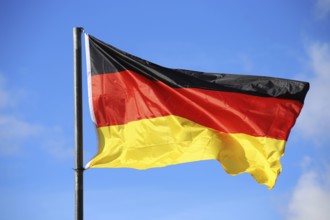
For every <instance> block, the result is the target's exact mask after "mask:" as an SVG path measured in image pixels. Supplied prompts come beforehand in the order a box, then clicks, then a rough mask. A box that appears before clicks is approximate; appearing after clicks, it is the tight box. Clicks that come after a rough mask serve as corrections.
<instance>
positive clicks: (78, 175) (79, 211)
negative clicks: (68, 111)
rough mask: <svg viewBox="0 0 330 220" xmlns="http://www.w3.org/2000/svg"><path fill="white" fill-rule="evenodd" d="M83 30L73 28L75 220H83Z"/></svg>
mask: <svg viewBox="0 0 330 220" xmlns="http://www.w3.org/2000/svg"><path fill="white" fill-rule="evenodd" d="M82 32H83V28H81V27H75V28H73V50H74V51H73V53H74V61H73V62H74V119H75V120H74V121H75V122H74V136H75V169H74V170H75V220H83V219H84V217H83V214H84V210H83V208H84V203H83V199H84V197H83V195H84V194H83V188H84V187H83V186H84V185H83V180H84V179H83V174H84V167H83V117H82V112H83V111H82V61H81V60H82V59H81V34H82Z"/></svg>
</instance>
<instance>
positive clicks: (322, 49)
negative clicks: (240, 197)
mask: <svg viewBox="0 0 330 220" xmlns="http://www.w3.org/2000/svg"><path fill="white" fill-rule="evenodd" d="M307 52H308V61H307V63H308V66H309V67H308V69H309V72H310V73H311V74H310V75H309V76H308V78H309V79H310V80H309V81H310V84H311V89H310V91H309V93H308V94H307V98H306V102H305V106H304V108H303V111H302V114H301V117H300V118H299V120H298V123H297V127H298V129H299V130H300V131H302V133H303V134H304V137H306V138H309V139H311V140H313V141H314V142H315V143H317V144H318V145H320V144H322V143H324V142H325V141H326V140H327V139H328V132H329V130H330V111H328V109H330V102H328V92H329V85H330V45H329V44H328V43H319V42H313V43H310V44H309V46H308V47H307Z"/></svg>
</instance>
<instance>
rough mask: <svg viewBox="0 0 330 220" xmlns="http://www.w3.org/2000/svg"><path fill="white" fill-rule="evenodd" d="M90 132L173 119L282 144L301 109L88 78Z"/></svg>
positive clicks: (137, 81) (280, 102)
mask: <svg viewBox="0 0 330 220" xmlns="http://www.w3.org/2000/svg"><path fill="white" fill-rule="evenodd" d="M92 100H93V106H94V114H95V119H96V126H97V127H103V126H111V125H121V124H126V123H128V122H131V121H136V120H141V119H146V118H156V117H161V116H168V115H176V116H180V117H183V118H186V119H189V120H191V121H194V122H196V123H198V124H200V125H203V126H206V127H209V128H212V129H215V130H218V131H221V132H225V133H244V134H249V135H253V136H261V137H271V138H276V139H281V140H287V137H288V135H289V132H290V129H291V128H292V126H293V125H294V123H295V120H296V117H297V116H298V114H299V112H300V110H301V108H302V106H303V105H302V104H301V103H300V102H298V101H295V100H286V99H276V98H269V97H259V96H251V95H246V94H241V93H232V92H219V91H214V90H204V89H197V88H172V87H169V86H167V85H165V84H164V83H162V82H157V81H152V80H149V79H147V78H145V77H143V76H141V75H139V74H137V73H134V72H131V71H123V72H119V73H111V74H99V75H94V76H92Z"/></svg>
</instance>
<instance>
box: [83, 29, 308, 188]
mask: <svg viewBox="0 0 330 220" xmlns="http://www.w3.org/2000/svg"><path fill="white" fill-rule="evenodd" d="M85 36H86V38H85V42H86V52H87V53H86V54H87V69H88V84H89V101H90V109H91V115H92V118H93V121H94V123H95V125H96V128H97V132H98V141H99V147H98V153H97V155H96V156H95V157H94V158H93V159H92V160H91V161H90V162H89V163H88V164H87V167H88V168H89V167H90V168H101V167H126V168H135V169H148V168H154V167H164V166H168V165H174V164H180V163H186V162H193V161H200V160H218V161H219V162H220V163H221V165H222V166H223V168H224V169H225V170H226V172H227V173H229V174H231V175H236V174H240V173H243V172H248V173H250V174H251V175H252V176H253V177H254V178H255V180H256V181H257V182H258V183H262V184H265V185H266V186H267V187H268V188H270V189H271V188H273V186H274V184H275V182H276V179H277V177H278V175H279V174H280V172H281V170H282V167H281V164H280V158H281V157H282V156H283V153H284V149H285V144H286V141H287V140H288V136H289V133H290V130H291V128H292V127H293V125H294V124H295V121H296V119H297V117H298V115H299V113H300V111H301V109H302V107H303V104H304V99H305V96H306V94H307V91H308V89H309V84H308V83H306V82H301V81H295V80H288V79H280V78H273V77H263V76H248V75H237V74H224V73H205V72H198V71H191V70H182V69H171V68H166V67H163V66H160V65H157V64H154V63H152V62H149V61H146V60H143V59H141V58H138V57H136V56H133V55H131V54H128V53H126V52H124V51H121V50H119V49H117V48H115V47H113V46H111V45H109V44H106V43H104V42H102V41H100V40H98V39H97V38H95V37H93V36H91V35H88V34H86V35H85Z"/></svg>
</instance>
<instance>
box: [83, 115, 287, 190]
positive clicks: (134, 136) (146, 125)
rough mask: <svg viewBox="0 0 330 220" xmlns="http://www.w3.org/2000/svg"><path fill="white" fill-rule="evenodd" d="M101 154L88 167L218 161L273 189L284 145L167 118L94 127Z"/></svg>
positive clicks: (282, 142) (160, 165)
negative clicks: (249, 175) (248, 174)
mask: <svg viewBox="0 0 330 220" xmlns="http://www.w3.org/2000/svg"><path fill="white" fill-rule="evenodd" d="M98 135H99V152H98V154H97V155H96V156H95V157H94V158H93V159H92V161H90V162H89V163H88V165H87V167H88V168H89V167H94V168H104V167H126V168H135V169H148V168H154V167H163V166H168V165H173V164H180V163H186V162H193V161H199V160H212V159H215V160H218V161H220V163H221V164H222V166H223V168H224V169H225V170H226V171H227V172H228V173H229V174H231V175H236V174H240V173H242V172H248V173H250V174H251V175H252V176H253V177H254V178H255V179H256V181H257V182H258V183H262V184H265V185H266V186H267V187H268V188H272V187H273V186H274V184H275V182H276V179H277V177H278V175H279V173H280V172H281V169H282V168H281V164H280V158H281V157H282V155H283V152H284V146H285V141H284V140H277V139H273V138H268V137H254V136H251V135H246V134H237V133H236V134H233V133H231V134H230V133H222V132H218V131H216V130H212V129H209V128H206V127H204V126H201V125H199V124H196V123H194V122H192V121H190V120H187V119H184V118H181V117H177V116H166V117H159V118H153V119H143V120H140V121H133V122H130V123H128V124H125V125H117V126H109V127H101V128H98Z"/></svg>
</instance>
